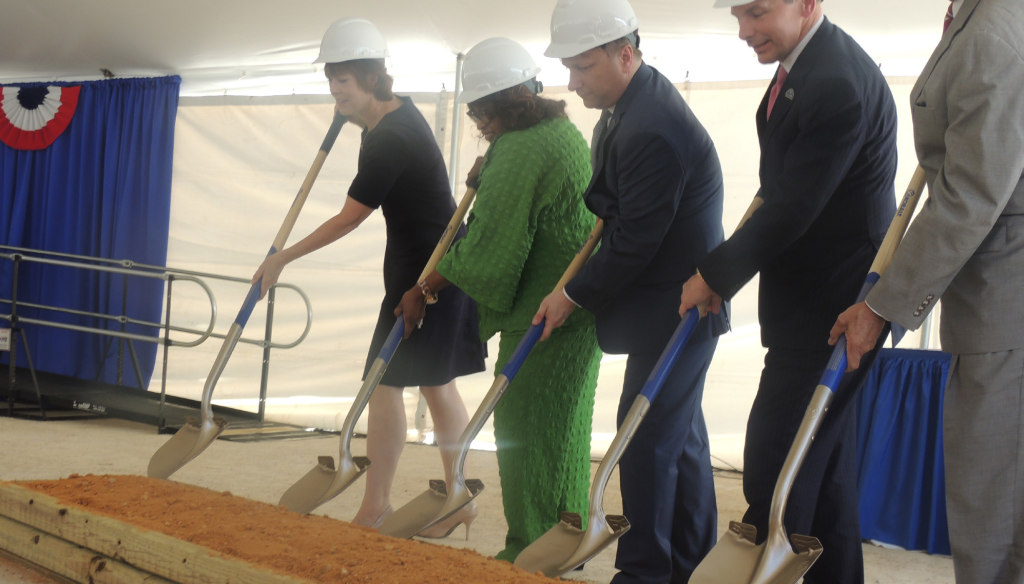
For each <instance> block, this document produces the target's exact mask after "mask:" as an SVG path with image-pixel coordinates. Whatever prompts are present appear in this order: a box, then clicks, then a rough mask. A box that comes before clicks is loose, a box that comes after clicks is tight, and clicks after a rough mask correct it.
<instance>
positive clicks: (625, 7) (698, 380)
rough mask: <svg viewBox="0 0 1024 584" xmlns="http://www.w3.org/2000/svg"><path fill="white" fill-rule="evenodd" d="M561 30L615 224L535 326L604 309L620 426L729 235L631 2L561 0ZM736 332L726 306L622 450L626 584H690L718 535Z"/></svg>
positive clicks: (706, 153) (685, 120)
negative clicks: (720, 351)
mask: <svg viewBox="0 0 1024 584" xmlns="http://www.w3.org/2000/svg"><path fill="white" fill-rule="evenodd" d="M551 28H552V33H551V37H552V42H551V45H550V46H549V47H548V49H547V51H546V53H545V54H546V55H547V56H549V57H556V58H560V59H561V60H562V63H563V65H565V66H566V67H567V68H568V69H569V76H570V81H569V89H570V90H573V91H575V92H576V93H577V94H578V95H579V96H580V97H581V98H582V99H583V103H584V104H585V105H586V106H587V107H590V108H595V109H601V110H604V111H603V114H602V116H601V122H599V123H598V127H597V128H596V131H595V139H594V141H593V142H592V143H591V149H592V159H593V162H594V177H593V179H592V182H591V183H590V186H589V188H588V189H587V192H586V193H585V195H584V196H585V198H586V202H587V206H588V207H589V208H590V209H591V210H592V211H593V212H594V213H595V214H596V215H597V216H598V217H600V218H601V219H603V220H604V222H605V226H604V232H603V234H602V239H601V247H600V248H599V249H598V250H597V252H596V253H595V254H594V256H593V257H592V258H590V261H588V262H587V264H586V265H585V266H584V267H583V269H582V270H581V271H580V273H579V274H578V275H577V276H576V277H575V278H574V279H573V280H572V281H570V282H569V284H568V285H567V286H566V287H565V289H564V290H557V291H555V292H554V293H552V294H551V295H549V296H548V297H547V298H546V299H545V300H544V302H543V303H542V304H541V306H540V309H539V311H538V313H537V316H536V317H535V318H534V323H539V322H541V320H542V319H543V318H546V319H547V322H546V327H545V329H546V330H545V331H544V334H545V335H547V334H549V333H550V331H551V329H553V328H554V327H557V326H560V325H561V323H562V322H564V320H565V317H566V316H567V315H568V314H569V313H570V312H571V311H572V310H573V309H574V308H575V306H577V305H578V306H581V307H583V308H585V309H587V310H590V311H591V312H593V313H594V314H595V315H596V321H597V335H598V341H599V343H600V345H601V348H602V349H603V350H604V351H605V352H608V353H626V354H628V360H627V362H626V372H625V381H624V384H623V391H622V395H621V397H620V401H619V411H618V422H619V424H621V423H622V421H623V419H624V417H625V415H626V413H627V412H628V410H629V407H630V406H631V405H632V403H633V401H634V399H635V398H636V396H637V395H638V394H639V393H640V390H641V388H642V386H643V384H644V381H645V380H646V378H647V376H648V375H649V374H650V373H651V371H652V370H653V369H654V366H655V363H656V361H657V359H658V357H659V355H660V353H661V351H662V349H664V348H665V346H666V344H667V343H668V341H669V338H670V337H671V335H672V332H673V330H674V329H675V327H676V325H677V324H678V323H679V317H678V316H677V315H676V308H677V298H678V294H679V289H680V286H681V285H682V283H683V281H684V280H685V279H686V278H687V277H688V276H689V275H690V274H692V273H693V270H694V269H695V266H696V261H697V259H698V258H701V257H703V256H704V254H706V253H707V252H708V251H709V250H710V249H712V248H713V247H714V246H716V245H717V244H719V243H720V242H721V241H722V240H723V237H724V235H723V230H722V205H723V195H722V171H721V166H720V164H719V161H718V154H717V152H716V151H715V147H714V144H713V143H712V141H711V138H710V137H709V136H708V134H707V132H706V131H705V130H704V128H703V127H702V126H701V124H700V122H698V121H697V119H696V117H695V116H694V115H693V112H692V111H690V109H689V107H687V105H686V104H685V102H684V101H683V100H682V97H681V96H680V94H679V91H678V90H677V89H676V88H675V87H674V86H673V85H672V84H671V83H670V82H669V81H668V80H667V79H666V78H665V77H664V76H662V75H661V74H660V73H658V72H657V71H656V70H654V69H653V68H651V67H649V66H648V65H646V64H644V63H643V62H642V60H641V53H640V51H639V49H638V45H639V39H638V36H637V20H636V17H635V15H634V13H633V9H632V8H631V7H630V5H629V3H628V2H627V1H626V0H604V1H602V2H579V1H574V0H560V1H559V3H558V5H557V6H556V8H555V12H554V15H553V17H552V26H551ZM727 328H728V324H727V322H726V319H725V314H720V315H716V316H714V317H713V318H711V319H704V320H703V321H701V323H700V325H699V327H698V329H697V331H695V332H694V335H693V337H692V338H691V340H690V341H689V344H688V345H687V348H686V350H685V351H684V353H683V355H682V356H681V357H680V358H679V361H678V362H677V364H676V366H675V368H674V369H673V370H672V372H671V374H670V375H669V377H668V379H667V380H666V382H665V384H664V386H663V388H662V390H661V393H660V394H659V395H658V397H657V399H656V400H655V401H654V403H653V405H652V408H651V410H650V411H649V413H648V414H647V416H646V417H645V419H644V421H643V423H642V424H641V425H640V427H639V430H638V431H637V433H636V434H635V435H634V436H633V439H632V442H631V443H630V445H629V447H628V449H627V450H626V452H625V453H624V455H623V457H622V460H621V462H620V464H619V473H620V483H621V491H622V503H623V511H624V515H625V516H626V518H627V519H628V520H629V521H630V524H631V525H632V527H631V529H630V531H628V532H627V533H626V534H625V535H624V536H623V537H622V538H621V539H620V541H619V543H618V552H617V556H616V567H617V568H618V569H619V573H618V574H617V575H616V576H615V578H614V579H613V582H614V583H616V584H625V583H640V582H643V583H648V582H651V583H654V582H659V583H660V582H686V581H687V580H688V579H689V577H690V574H691V573H692V571H693V569H694V568H695V567H696V565H697V563H699V561H700V560H701V558H703V557H704V555H705V554H706V553H707V552H708V550H710V549H711V546H713V545H714V543H715V540H716V539H717V538H716V529H717V526H716V523H717V509H716V503H715V493H714V483H713V480H712V471H711V460H710V451H709V447H708V435H707V428H706V427H705V424H704V415H703V412H702V410H701V396H702V394H703V389H704V378H705V375H706V373H707V370H708V365H709V364H710V362H711V357H712V354H713V353H714V349H715V345H716V344H717V335H718V334H720V333H721V332H724V331H725V330H727Z"/></svg>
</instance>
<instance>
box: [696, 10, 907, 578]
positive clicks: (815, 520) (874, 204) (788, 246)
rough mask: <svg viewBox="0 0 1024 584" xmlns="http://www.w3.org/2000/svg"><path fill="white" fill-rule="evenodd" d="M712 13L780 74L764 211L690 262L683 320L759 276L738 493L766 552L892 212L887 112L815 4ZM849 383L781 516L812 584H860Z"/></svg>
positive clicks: (878, 84) (864, 70) (888, 103)
mask: <svg viewBox="0 0 1024 584" xmlns="http://www.w3.org/2000/svg"><path fill="white" fill-rule="evenodd" d="M715 5H716V6H731V7H732V14H733V16H735V17H736V19H737V20H738V22H739V29H740V32H739V36H740V38H741V39H742V40H744V41H746V42H747V44H748V45H750V47H751V48H753V49H754V52H755V53H756V54H757V57H758V60H759V61H760V62H762V63H773V62H778V63H779V69H778V72H777V74H776V78H775V79H773V80H772V87H771V88H770V89H769V90H768V92H766V94H765V96H764V99H763V100H762V102H761V105H760V107H759V108H758V110H757V114H756V122H757V133H758V138H759V139H760V143H761V164H760V173H759V174H760V189H759V190H758V192H757V196H759V197H761V198H762V199H763V201H764V204H763V205H762V206H761V207H760V208H759V209H758V210H757V211H756V212H755V213H754V214H753V216H751V218H750V219H749V220H748V221H747V222H746V223H745V224H744V225H743V226H742V227H741V228H739V229H738V230H737V231H736V232H735V233H734V234H733V235H732V236H731V237H730V238H729V239H728V240H727V241H725V242H724V243H722V244H721V245H719V246H718V247H717V248H715V249H714V250H713V251H712V252H711V253H710V254H708V256H707V257H705V258H703V259H702V260H701V261H700V262H698V270H697V273H696V274H695V275H693V276H692V277H691V278H690V279H689V280H688V281H687V282H686V285H685V286H684V287H683V294H682V297H681V305H680V307H679V309H680V311H683V310H685V309H688V308H689V307H691V306H693V305H696V304H700V303H704V302H708V303H710V306H711V310H712V312H713V311H714V310H716V307H717V306H718V304H719V303H720V302H721V301H722V300H723V299H729V298H731V297H732V296H733V295H734V294H735V293H736V292H737V291H738V290H739V289H740V288H741V287H742V286H743V285H744V284H746V282H747V281H748V280H750V279H751V278H752V277H753V276H754V274H756V273H758V272H760V275H761V277H760V290H759V297H758V319H759V321H760V325H761V341H762V344H763V345H764V346H765V347H766V348H767V349H768V351H767V354H766V356H765V365H764V369H763V370H762V373H761V381H760V385H759V387H758V391H757V396H756V398H755V399H754V404H753V407H752V409H751V411H750V417H749V419H748V422H747V434H746V444H745V447H744V456H743V464H744V468H743V492H744V495H745V497H746V500H747V503H748V505H749V507H748V510H747V512H746V514H745V516H744V522H745V523H749V524H753V525H754V526H756V527H757V531H758V541H763V540H764V538H765V537H766V535H767V528H768V515H769V510H770V506H771V499H772V494H773V492H774V489H775V483H776V481H777V479H778V476H779V471H780V469H781V468H782V464H783V462H784V460H785V458H786V454H787V453H788V452H789V449H790V446H791V445H792V443H793V438H794V436H795V434H796V431H797V428H798V427H799V424H800V421H801V419H802V418H803V414H804V411H805V410H806V408H807V405H808V403H809V401H810V398H811V395H812V393H813V392H814V388H815V387H816V385H817V382H818V379H819V377H820V375H821V372H822V371H823V369H824V368H825V365H826V363H827V361H828V358H829V354H830V352H831V348H830V347H829V346H828V336H829V330H830V329H831V327H832V323H833V322H834V321H835V318H836V316H837V315H838V314H839V313H840V312H842V310H843V309H845V308H846V307H847V306H848V305H849V303H850V302H852V301H853V300H854V299H856V296H857V293H858V291H859V289H860V286H861V284H862V283H863V281H864V277H865V275H866V274H867V270H868V267H869V266H870V264H871V261H872V259H873V258H874V255H875V252H876V251H877V249H878V246H879V245H880V243H881V240H882V238H883V236H884V234H885V231H886V228H887V226H888V224H889V222H890V220H891V219H892V216H893V214H894V213H895V189H894V185H893V180H894V177H895V173H896V107H895V104H894V102H893V98H892V93H891V92H890V90H889V87H888V85H887V84H886V81H885V79H884V78H883V77H882V74H881V72H880V71H879V70H878V67H877V66H876V65H875V63H874V62H872V60H871V58H870V57H869V56H868V55H867V54H866V53H865V52H864V51H863V50H862V49H861V48H860V46H858V45H857V43H856V42H855V41H854V40H853V39H852V38H850V37H849V36H848V35H847V34H846V33H844V32H843V31H842V30H840V29H839V28H838V27H836V26H835V25H833V24H832V23H831V22H829V20H828V19H827V18H825V17H824V14H823V13H822V7H821V0H756V1H754V2H750V0H718V1H717V2H716V3H715ZM777 82H778V84H777ZM769 110H770V113H769ZM848 377H849V376H848ZM858 382H859V379H858V378H848V379H844V381H843V384H842V385H841V386H840V389H839V392H838V394H837V396H836V399H835V401H834V402H833V406H832V409H831V411H830V412H829V414H828V417H827V418H826V420H825V422H824V424H823V425H822V428H821V430H820V431H819V433H818V435H817V437H816V438H815V441H814V443H813V445H812V446H811V449H810V452H809V454H808V456H807V459H806V460H805V462H804V463H803V466H802V467H801V470H800V473H799V475H798V476H797V479H796V482H795V484H794V487H793V491H792V495H791V496H790V498H789V502H788V507H787V510H786V511H787V512H786V517H785V520H784V523H785V526H786V530H787V532H788V533H801V534H807V535H812V536H815V537H817V538H818V539H819V540H820V541H821V544H822V547H823V548H824V551H823V553H822V555H821V557H820V558H819V559H818V561H817V563H815V565H814V566H813V567H812V568H811V570H810V571H809V572H808V573H807V576H806V577H805V579H804V582H806V583H808V584H811V583H828V584H843V583H854V582H855V583H861V582H863V581H864V562H863V555H862V549H861V539H860V524H859V516H858V509H857V459H856V448H857V444H856V426H855V420H854V408H851V407H848V406H849V404H850V403H851V399H850V398H851V397H852V395H853V394H854V393H855V390H856V386H857V383H858Z"/></svg>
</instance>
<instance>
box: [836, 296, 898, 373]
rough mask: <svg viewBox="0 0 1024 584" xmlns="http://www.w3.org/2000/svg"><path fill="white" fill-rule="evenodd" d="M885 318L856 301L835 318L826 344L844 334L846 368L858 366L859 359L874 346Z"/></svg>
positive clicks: (851, 369)
mask: <svg viewBox="0 0 1024 584" xmlns="http://www.w3.org/2000/svg"><path fill="white" fill-rule="evenodd" d="M884 327H885V319H883V318H882V317H880V316H878V315H877V314H875V312H874V311H873V310H871V309H870V308H868V305H867V303H865V302H858V303H857V304H854V305H853V306H851V307H849V308H847V309H846V310H844V311H843V313H842V314H840V315H839V318H837V319H836V323H835V324H834V325H832V330H831V331H830V332H829V336H828V344H829V345H835V344H836V343H837V342H839V337H841V336H842V335H846V370H847V371H853V370H854V369H856V368H858V367H860V359H861V357H863V356H864V354H865V353H867V352H868V351H870V350H871V349H874V348H875V345H876V344H878V337H880V336H881V335H882V329H883V328H884Z"/></svg>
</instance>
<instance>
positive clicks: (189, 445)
mask: <svg viewBox="0 0 1024 584" xmlns="http://www.w3.org/2000/svg"><path fill="white" fill-rule="evenodd" d="M345 121H346V119H345V117H344V116H342V115H340V114H335V115H334V121H333V122H332V123H331V127H330V129H329V130H327V136H326V137H325V138H324V141H323V143H322V144H321V145H320V150H319V151H318V152H317V155H316V159H315V160H314V161H313V166H312V167H310V169H309V172H307V173H306V178H305V180H303V181H302V186H301V187H299V192H298V194H296V195H295V200H294V201H292V206H291V207H290V208H289V209H288V214H287V215H286V216H285V219H284V223H283V224H282V225H281V228H280V229H279V230H278V232H277V237H275V238H274V242H273V243H272V244H271V246H270V251H269V252H267V255H268V256H269V255H271V254H273V253H276V252H277V251H278V250H280V249H281V248H282V247H284V244H285V241H287V240H288V235H289V234H290V233H291V231H292V227H294V226H295V220H296V219H298V217H299V211H300V210H302V205H303V204H304V203H305V202H306V198H307V197H308V196H309V191H310V189H312V188H313V182H314V181H315V180H316V177H317V175H319V174H320V169H321V168H322V167H323V165H324V161H325V160H327V155H328V154H329V153H330V151H331V148H332V147H333V146H334V141H335V140H336V139H337V137H338V133H339V132H341V127H342V126H343V125H344V124H345ZM262 286H263V279H262V278H260V279H259V280H258V281H257V282H255V283H254V284H253V285H252V287H251V288H249V293H248V294H247V295H246V297H245V301H244V302H243V303H242V308H241V309H240V310H239V311H238V316H236V317H235V321H234V323H232V324H231V327H230V328H228V332H227V335H225V337H224V344H223V345H222V346H221V348H220V352H219V353H218V354H217V358H216V360H215V361H214V362H213V368H212V369H211V370H210V375H209V376H207V378H206V384H205V385H204V386H203V397H202V402H201V406H200V415H201V419H200V420H196V419H194V418H189V419H188V420H186V421H185V425H184V426H182V427H181V428H180V429H179V430H178V431H177V432H176V433H175V434H174V436H171V439H170V440H168V441H167V442H166V443H164V445H163V446H161V447H160V448H159V449H158V450H157V451H156V453H155V454H153V456H152V458H150V460H149V468H148V470H147V474H148V475H149V476H151V477H154V478H161V479H166V478H167V477H169V476H171V474H173V473H174V472H175V471H176V470H178V469H179V468H181V467H183V466H185V464H186V463H187V462H188V461H190V460H192V459H193V458H195V457H196V456H198V455H199V454H200V453H201V452H202V451H203V450H205V449H206V447H207V446H209V445H210V444H211V443H212V442H213V441H214V440H215V439H216V438H217V436H219V435H220V433H221V432H222V431H223V430H224V426H225V425H226V422H225V420H224V419H223V418H219V417H217V418H215V417H214V415H213V406H212V403H211V400H212V399H213V388H214V386H216V385H217V380H218V379H220V376H221V374H222V373H223V372H224V367H225V366H226V365H227V362H228V359H229V358H230V357H231V353H232V351H234V349H235V345H236V344H238V339H239V338H241V336H242V329H243V328H245V323H246V322H248V320H249V315H250V314H252V311H253V308H255V307H256V302H257V301H258V300H259V299H260V288H261V287H262Z"/></svg>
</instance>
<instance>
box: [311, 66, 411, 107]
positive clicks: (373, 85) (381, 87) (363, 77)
mask: <svg viewBox="0 0 1024 584" xmlns="http://www.w3.org/2000/svg"><path fill="white" fill-rule="evenodd" d="M324 75H326V76H327V78H328V79H331V78H333V77H337V76H339V75H351V76H352V77H353V78H355V81H356V85H358V86H359V88H360V89H362V90H363V91H366V92H369V93H372V94H373V96H374V97H375V98H377V99H378V100H379V101H390V100H391V98H393V97H394V96H395V94H393V93H391V86H392V85H393V84H394V83H395V80H394V79H392V78H391V76H390V75H388V71H387V69H386V68H385V67H384V59H355V60H352V61H342V62H340V63H328V64H327V65H326V66H324ZM374 77H376V80H375V81H374V79H373V78H374Z"/></svg>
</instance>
